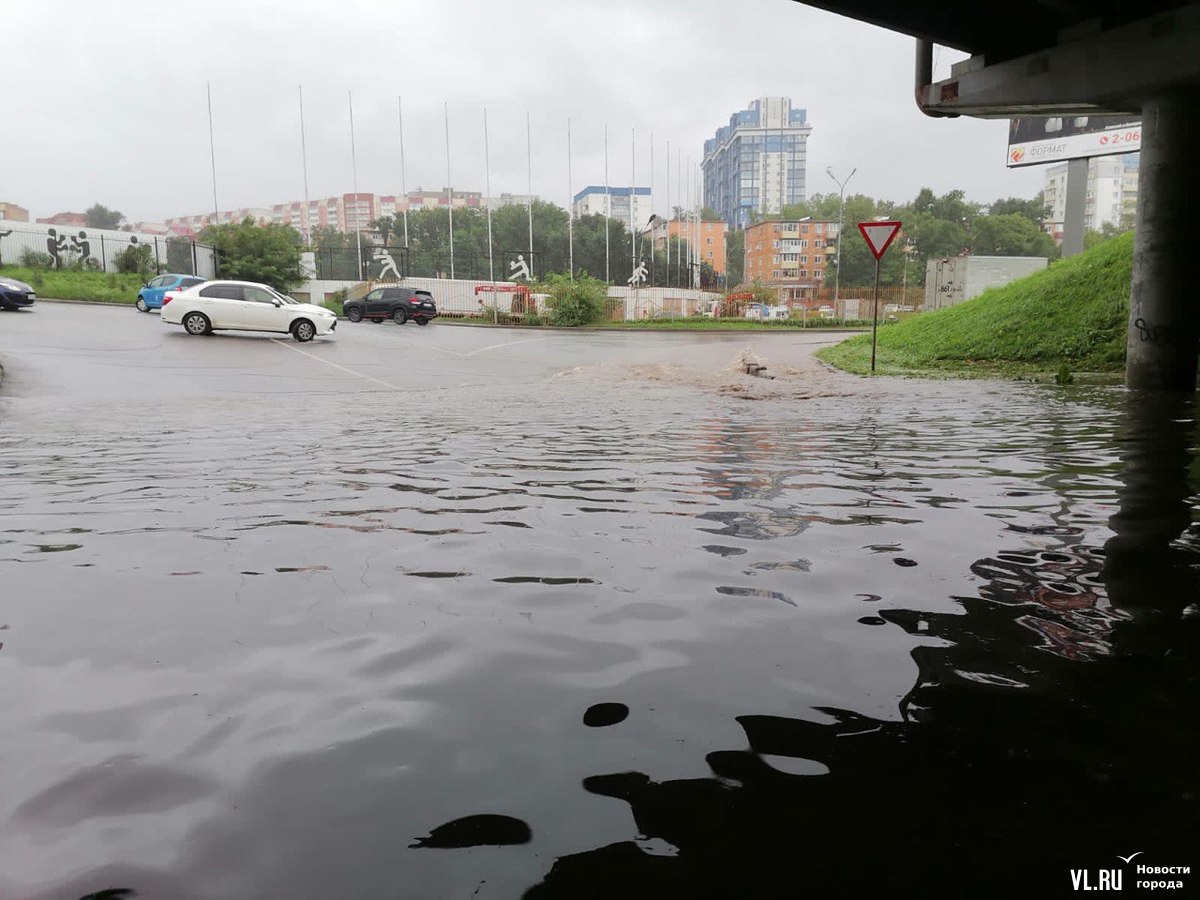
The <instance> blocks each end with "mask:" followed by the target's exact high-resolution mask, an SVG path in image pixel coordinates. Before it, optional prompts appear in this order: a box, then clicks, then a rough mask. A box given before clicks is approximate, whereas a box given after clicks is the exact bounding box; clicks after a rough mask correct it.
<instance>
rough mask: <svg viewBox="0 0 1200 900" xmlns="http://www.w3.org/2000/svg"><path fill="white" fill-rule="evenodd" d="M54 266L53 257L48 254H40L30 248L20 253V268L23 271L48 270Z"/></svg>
mask: <svg viewBox="0 0 1200 900" xmlns="http://www.w3.org/2000/svg"><path fill="white" fill-rule="evenodd" d="M53 265H54V257H53V256H51V255H50V254H49V253H40V252H38V251H37V250H34V249H33V248H32V247H26V248H25V249H24V250H22V251H21V266H22V268H25V269H49V268H51V267H53Z"/></svg>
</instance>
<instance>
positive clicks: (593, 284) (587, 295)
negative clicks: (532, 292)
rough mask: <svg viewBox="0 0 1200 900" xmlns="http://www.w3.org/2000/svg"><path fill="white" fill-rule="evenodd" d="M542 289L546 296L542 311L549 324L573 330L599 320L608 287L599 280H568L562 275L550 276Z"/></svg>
mask: <svg viewBox="0 0 1200 900" xmlns="http://www.w3.org/2000/svg"><path fill="white" fill-rule="evenodd" d="M546 286H547V287H548V288H549V294H550V299H549V300H548V301H547V302H546V312H547V315H548V317H549V319H550V322H551V324H553V325H559V326H567V327H572V328H574V327H578V326H580V325H591V324H592V323H593V322H597V321H599V320H600V319H601V318H603V316H604V312H605V309H606V307H607V303H606V300H607V297H608V285H606V284H605V283H604V282H603V281H599V280H597V279H595V278H589V277H587V276H581V277H579V278H576V279H575V280H574V281H571V280H570V279H569V278H568V277H566V276H565V275H551V276H549V277H547V279H546Z"/></svg>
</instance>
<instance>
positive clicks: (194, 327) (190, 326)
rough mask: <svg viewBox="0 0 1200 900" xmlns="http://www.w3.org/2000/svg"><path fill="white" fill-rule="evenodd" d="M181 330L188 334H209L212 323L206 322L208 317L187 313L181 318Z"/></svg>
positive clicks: (196, 313) (202, 314) (201, 314)
mask: <svg viewBox="0 0 1200 900" xmlns="http://www.w3.org/2000/svg"><path fill="white" fill-rule="evenodd" d="M183 330H184V331H186V332H187V333H188V334H197V335H199V334H210V333H211V332H212V322H210V321H208V316H206V315H205V314H204V313H198V312H194V313H188V314H187V315H186V316H184V317H183Z"/></svg>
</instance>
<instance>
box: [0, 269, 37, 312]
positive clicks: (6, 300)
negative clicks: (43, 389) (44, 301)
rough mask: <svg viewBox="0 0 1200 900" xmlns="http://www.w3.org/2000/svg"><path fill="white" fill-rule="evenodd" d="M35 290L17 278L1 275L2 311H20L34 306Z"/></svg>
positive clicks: (0, 298) (0, 307) (0, 303)
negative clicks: (20, 308) (19, 309)
mask: <svg viewBox="0 0 1200 900" xmlns="http://www.w3.org/2000/svg"><path fill="white" fill-rule="evenodd" d="M34 296H35V295H34V292H33V288H31V287H30V286H29V285H27V284H26V283H25V282H23V281H17V280H16V279H15V278H5V277H4V276H3V275H0V309H18V308H19V307H22V306H33V298H34Z"/></svg>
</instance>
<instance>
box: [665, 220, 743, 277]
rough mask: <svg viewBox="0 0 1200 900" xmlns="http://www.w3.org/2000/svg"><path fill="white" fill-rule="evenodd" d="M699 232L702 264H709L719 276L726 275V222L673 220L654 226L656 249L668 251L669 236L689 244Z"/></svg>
mask: <svg viewBox="0 0 1200 900" xmlns="http://www.w3.org/2000/svg"><path fill="white" fill-rule="evenodd" d="M697 231H698V232H699V240H700V245H699V250H700V262H702V263H706V264H708V265H709V266H710V267H712V270H713V271H714V272H716V273H717V274H718V275H724V274H725V272H726V271H727V269H726V268H725V232H726V227H725V223H724V222H700V223H699V224H697V223H695V222H690V221H688V220H687V219H671V220H669V221H665V222H661V223H658V224H656V225H655V226H654V249H655V250H656V251H663V250H666V249H667V238H668V236H670V237H674V238H679V239H681V240H684V241H687V242H688V243H689V244H690V243H691V242H692V240H693V239H694V237H695V236H696V234H697Z"/></svg>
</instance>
